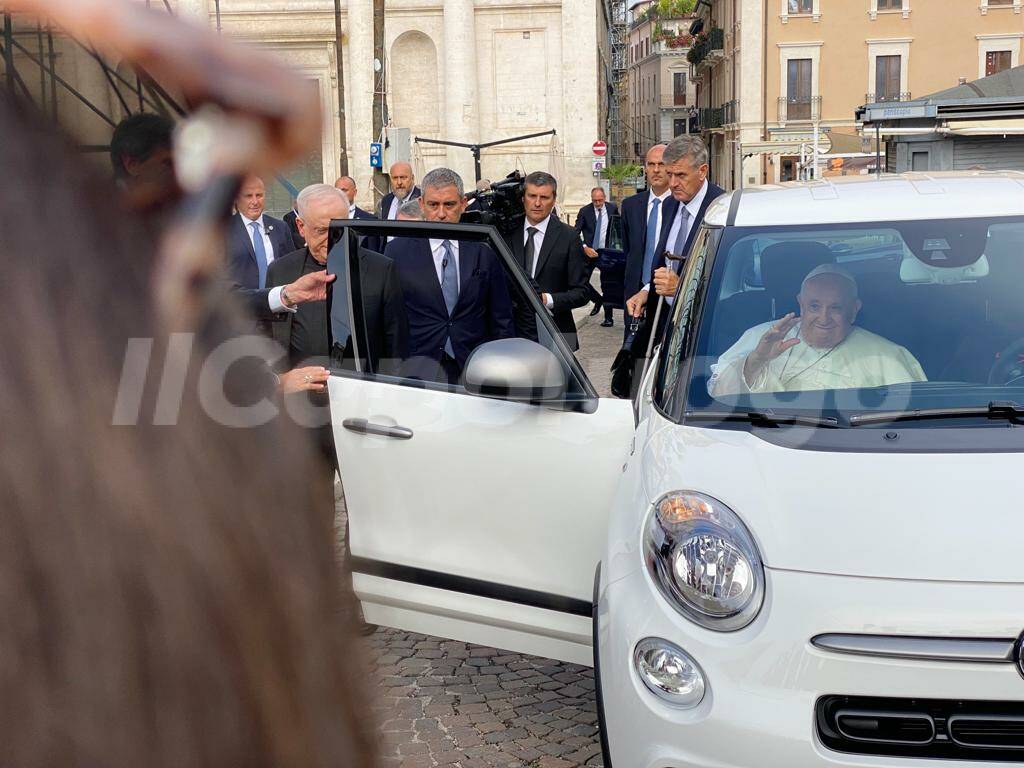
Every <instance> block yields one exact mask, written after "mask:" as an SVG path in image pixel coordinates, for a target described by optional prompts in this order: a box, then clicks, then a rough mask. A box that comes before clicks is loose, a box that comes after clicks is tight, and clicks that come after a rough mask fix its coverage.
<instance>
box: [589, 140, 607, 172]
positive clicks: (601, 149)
mask: <svg viewBox="0 0 1024 768" xmlns="http://www.w3.org/2000/svg"><path fill="white" fill-rule="evenodd" d="M592 149H593V150H594V154H595V155H597V156H598V157H604V156H605V155H606V154H607V153H608V145H607V144H605V143H604V142H603V141H601V140H600V139H598V140H597V141H595V142H594V146H593V147H592ZM602 167H603V166H602Z"/></svg>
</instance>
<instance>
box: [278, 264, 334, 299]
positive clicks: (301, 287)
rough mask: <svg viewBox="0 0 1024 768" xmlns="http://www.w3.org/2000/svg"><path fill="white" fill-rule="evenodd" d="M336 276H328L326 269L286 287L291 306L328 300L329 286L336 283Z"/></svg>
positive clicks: (311, 273) (303, 277)
mask: <svg viewBox="0 0 1024 768" xmlns="http://www.w3.org/2000/svg"><path fill="white" fill-rule="evenodd" d="M334 278H335V275H329V274H327V270H326V269H322V270H320V271H319V272H310V273H309V274H308V275H303V276H302V277H300V278H299V279H298V280H296V281H295V282H294V283H289V284H288V285H286V286H285V288H284V290H285V293H287V294H288V303H289V304H303V303H305V302H307V301H324V300H325V299H326V298H327V286H328V285H329V284H330V283H332V282H334Z"/></svg>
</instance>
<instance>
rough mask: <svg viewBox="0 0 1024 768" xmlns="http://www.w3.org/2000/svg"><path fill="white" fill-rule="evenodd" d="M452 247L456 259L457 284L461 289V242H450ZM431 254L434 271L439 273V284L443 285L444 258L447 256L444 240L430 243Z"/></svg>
mask: <svg viewBox="0 0 1024 768" xmlns="http://www.w3.org/2000/svg"><path fill="white" fill-rule="evenodd" d="M448 242H449V243H450V244H451V247H452V256H454V257H455V282H456V284H457V285H458V286H459V287H462V275H461V273H460V272H459V241H458V240H449V241H448ZM430 254H431V255H432V256H433V257H434V270H435V271H436V272H437V283H438V285H442V284H443V283H444V258H445V256H446V255H447V254H446V253H445V252H444V240H431V241H430Z"/></svg>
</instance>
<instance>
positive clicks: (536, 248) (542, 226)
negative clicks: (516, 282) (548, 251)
mask: <svg viewBox="0 0 1024 768" xmlns="http://www.w3.org/2000/svg"><path fill="white" fill-rule="evenodd" d="M549 221H551V217H550V216H548V217H547V218H545V219H544V220H543V221H541V222H539V223H537V224H531V223H530V220H529V219H524V220H523V254H524V256H525V254H526V241H527V240H528V239H529V238H530V233H529V232H527V231H526V230H527V227H533V228H534V229H536V230H537V233H536V234H535V235H534V236H533V265H532V267H533V268H532V269H531V271H530V277H536V276H537V265H538V264H539V263H540V249H541V248H542V247H543V246H544V235H545V234H546V233H547V231H548V222H549ZM526 266H527V268H529V267H530V266H531V265H529V264H527V265H526ZM540 299H541V301H543V302H544V306H545V307H547V308H548V309H554V307H555V300H554V299H552V298H551V294H550V293H542V294H541V295H540Z"/></svg>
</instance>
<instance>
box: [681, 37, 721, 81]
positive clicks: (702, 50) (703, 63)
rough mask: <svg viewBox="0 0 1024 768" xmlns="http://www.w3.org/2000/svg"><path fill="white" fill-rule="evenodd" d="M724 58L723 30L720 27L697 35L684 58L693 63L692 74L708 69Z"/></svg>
mask: <svg viewBox="0 0 1024 768" xmlns="http://www.w3.org/2000/svg"><path fill="white" fill-rule="evenodd" d="M724 58H725V31H724V30H723V29H721V28H720V27H715V28H713V29H712V30H711V31H710V32H708V33H707V34H700V35H697V36H696V37H695V38H694V39H693V44H692V45H691V46H690V50H689V51H687V53H686V60H687V61H689V62H690V63H691V64H692V65H693V73H694V75H696V74H699V73H700V72H701V71H703V70H704V69H710V68H711V67H713V66H715V64H717V63H718V62H720V61H721V60H722V59H724Z"/></svg>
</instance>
